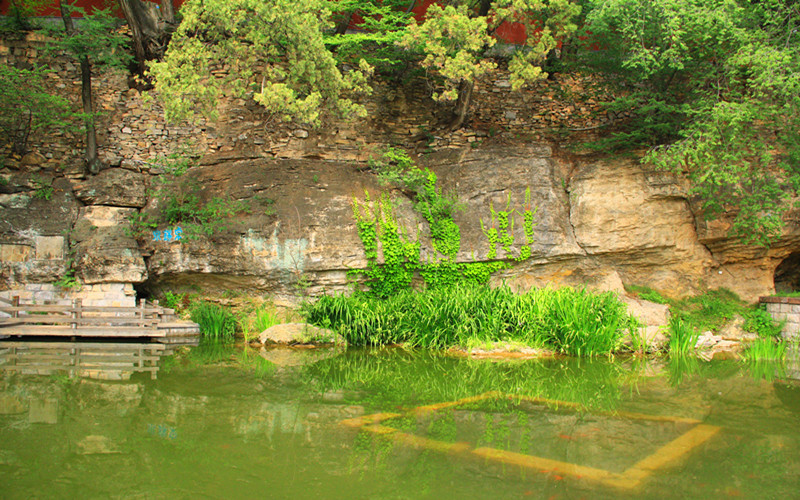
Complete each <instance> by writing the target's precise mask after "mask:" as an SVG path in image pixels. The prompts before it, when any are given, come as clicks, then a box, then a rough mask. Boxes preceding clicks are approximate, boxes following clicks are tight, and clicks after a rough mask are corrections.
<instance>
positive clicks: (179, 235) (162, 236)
mask: <svg viewBox="0 0 800 500" xmlns="http://www.w3.org/2000/svg"><path fill="white" fill-rule="evenodd" d="M182 239H183V229H181V227H180V226H178V227H176V228H172V229H165V230H163V231H153V241H167V242H169V241H180V240H182Z"/></svg>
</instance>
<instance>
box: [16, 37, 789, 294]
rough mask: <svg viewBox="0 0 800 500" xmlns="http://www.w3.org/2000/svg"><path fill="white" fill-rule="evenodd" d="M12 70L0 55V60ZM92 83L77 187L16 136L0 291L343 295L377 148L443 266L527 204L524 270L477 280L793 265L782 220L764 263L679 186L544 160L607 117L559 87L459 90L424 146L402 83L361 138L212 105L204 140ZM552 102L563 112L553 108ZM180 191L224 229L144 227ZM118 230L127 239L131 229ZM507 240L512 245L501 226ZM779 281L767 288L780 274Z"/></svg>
mask: <svg viewBox="0 0 800 500" xmlns="http://www.w3.org/2000/svg"><path fill="white" fill-rule="evenodd" d="M29 42H30V41H29ZM20 43H22V42H20ZM31 43H32V42H31ZM20 50H22V49H20ZM28 54H30V49H25V50H23V51H22V52H19V51H18V50H17V48H15V47H11V48H10V49H7V50H6V51H5V52H3V51H0V56H2V58H4V59H5V60H9V61H10V60H11V59H12V58H14V57H18V58H24V57H28ZM56 63H57V61H55V62H54V63H53V67H54V68H55V69H56V70H57V72H56V73H54V75H53V77H52V80H53V84H54V85H55V86H56V87H57V88H59V89H63V90H64V91H65V92H67V91H69V90H70V89H71V87H70V86H71V85H72V83H71V82H72V80H71V78H72V77H71V76H70V73H69V70H70V68H69V66H68V65H63V64H62V65H61V66H59V65H58V64H56ZM73 69H74V68H73ZM97 81H98V86H99V89H98V103H99V107H100V108H101V109H103V110H104V112H105V114H104V115H103V116H102V121H103V128H104V133H103V134H101V144H100V146H101V151H102V152H103V153H102V154H103V155H104V159H105V161H106V163H107V165H108V167H109V168H107V169H106V170H103V171H102V172H101V173H100V174H99V175H97V176H93V177H87V176H86V175H85V174H83V172H82V169H81V168H80V165H79V164H80V161H79V156H80V144H79V139H78V137H77V136H75V135H74V134H72V133H71V132H66V133H65V134H63V136H61V137H57V138H55V139H53V140H52V141H51V142H47V141H46V140H45V139H44V138H42V137H34V138H33V139H32V144H33V145H34V147H35V148H36V149H37V151H38V152H37V153H33V154H30V155H27V156H26V157H23V158H20V159H12V160H8V161H6V163H5V165H4V166H2V167H0V176H1V177H2V179H3V182H0V211H2V217H0V220H2V226H0V286H1V287H2V288H4V289H10V288H20V287H23V286H26V285H30V284H41V283H52V282H54V281H56V280H58V279H59V278H62V279H63V277H64V276H68V275H69V273H70V272H74V273H75V274H76V277H77V278H79V280H80V281H81V282H83V283H84V284H86V285H87V286H89V287H91V286H95V285H96V286H98V287H100V286H102V285H105V284H111V283H114V284H120V283H123V284H127V285H126V286H128V287H129V286H130V284H134V285H135V286H136V288H137V289H138V290H139V291H149V292H159V291H161V290H181V289H186V290H199V291H202V292H203V293H215V292H216V293H221V292H223V291H226V290H242V291H245V292H248V293H277V294H284V295H294V296H298V295H306V294H310V295H314V294H319V293H322V292H324V291H334V290H343V289H346V288H347V287H348V286H349V285H348V283H349V281H350V280H351V279H352V277H350V278H349V277H348V271H351V270H354V269H360V268H363V267H364V266H365V265H366V260H365V256H364V252H363V248H362V245H361V241H360V240H359V237H358V234H357V231H356V226H355V221H354V220H353V212H352V202H353V200H354V198H355V199H358V200H363V199H364V198H365V196H366V193H368V194H369V196H370V197H371V199H373V200H375V199H377V198H378V197H379V196H380V193H384V192H390V191H391V188H389V187H386V186H382V185H381V184H380V183H379V182H378V179H377V177H376V175H375V174H374V173H373V172H371V171H370V169H369V168H368V162H367V160H368V159H369V158H370V157H375V156H376V155H378V154H379V153H380V151H381V149H382V148H383V147H385V146H386V145H388V144H401V145H403V146H405V147H407V148H408V149H409V150H414V151H416V152H417V155H416V160H417V162H418V164H419V165H420V166H422V167H427V168H430V169H431V170H432V171H434V172H436V174H437V175H438V178H439V185H440V186H441V187H442V188H443V189H444V190H445V191H446V192H452V193H454V194H455V195H456V196H457V198H458V200H459V202H460V204H461V205H462V207H463V210H460V211H458V212H457V213H456V215H455V221H456V222H457V223H458V224H459V226H460V228H461V236H462V242H461V250H460V254H459V256H458V258H459V260H462V261H467V260H483V259H486V258H487V255H488V254H489V250H490V248H489V241H488V239H487V238H486V235H485V234H484V232H483V231H482V229H481V222H482V221H483V222H484V223H487V222H488V221H489V219H490V217H491V209H490V207H495V208H496V209H498V210H499V209H506V206H507V207H508V209H507V210H509V211H514V210H516V211H522V209H523V208H524V207H525V195H526V191H528V190H529V192H530V203H531V205H532V206H533V207H535V208H536V210H537V211H536V218H535V222H536V224H537V225H536V228H535V234H534V240H535V241H534V242H533V244H532V246H531V249H532V256H531V258H530V259H528V260H525V261H522V262H517V261H515V260H513V259H511V258H510V257H513V255H514V253H513V252H511V253H512V255H505V254H504V253H503V251H502V250H499V252H498V256H497V258H499V259H505V260H508V261H509V262H510V263H511V264H512V265H511V267H510V268H508V269H506V270H504V271H502V272H500V273H498V274H497V275H496V276H495V277H494V278H493V279H494V280H495V282H506V283H508V284H510V285H512V286H515V287H520V288H528V287H532V286H546V285H548V284H553V285H556V286H559V285H571V286H577V287H581V286H587V287H592V288H598V289H604V290H617V291H621V290H622V289H623V286H624V285H628V284H635V285H647V286H651V287H653V288H655V289H657V290H659V291H661V292H663V293H665V294H668V295H673V296H680V295H685V294H689V293H692V292H694V291H697V290H699V289H701V288H704V287H710V288H716V287H727V288H730V289H732V290H734V291H735V292H737V293H738V294H740V295H741V296H742V297H743V298H745V299H747V300H754V299H755V298H756V297H757V296H759V295H763V294H768V293H770V292H773V291H774V287H775V282H774V278H775V270H776V268H777V267H778V266H779V264H781V262H783V261H784V260H785V259H787V258H788V257H790V256H792V254H794V253H796V252H800V228H798V226H797V224H796V223H794V222H793V220H795V219H796V215H797V213H796V212H791V213H789V215H788V221H789V224H788V225H787V227H786V230H785V232H784V235H783V237H782V238H781V239H780V241H779V242H778V243H777V244H776V245H774V246H773V247H771V248H770V249H764V248H761V247H754V246H746V245H742V244H741V243H739V242H738V241H736V240H734V239H732V238H730V237H729V236H728V229H729V228H728V227H727V225H726V224H727V222H726V220H725V219H722V220H719V221H714V222H709V221H705V220H704V219H703V218H702V215H701V210H700V208H699V206H698V204H697V202H696V200H693V199H692V198H691V197H690V196H689V195H688V187H687V185H686V183H685V181H684V180H683V179H681V178H679V177H676V176H674V175H673V174H669V173H665V172H660V171H655V170H653V169H652V168H649V167H647V166H646V165H642V164H640V162H639V161H638V160H637V158H636V157H635V156H608V155H589V154H586V155H580V154H567V153H565V152H563V151H561V150H559V149H558V144H557V142H554V141H552V140H546V139H545V138H544V137H545V136H546V135H547V134H546V133H545V131H546V130H547V129H548V127H556V126H576V127H580V126H582V125H587V124H588V125H589V126H588V127H584V128H590V129H593V130H594V127H593V126H592V124H593V123H595V122H597V120H600V122H601V123H605V122H608V120H611V119H613V117H610V116H607V115H604V114H603V113H602V112H600V111H599V110H598V108H597V100H598V99H599V97H598V96H595V95H593V94H591V93H589V92H585V91H583V90H582V89H583V87H581V85H583V82H581V81H580V80H579V79H575V78H573V77H569V76H562V77H560V78H559V79H557V80H551V81H546V82H542V83H541V84H539V85H538V86H536V88H533V89H529V90H526V91H523V92H518V93H513V92H511V91H510V89H509V88H507V87H508V86H507V85H505V83H507V82H506V80H504V79H503V76H502V74H493V75H490V78H488V79H487V80H486V81H484V82H481V84H480V85H478V86H477V88H476V96H477V97H476V104H475V107H474V109H473V114H472V120H471V122H470V123H469V124H468V128H467V129H465V130H461V131H458V132H455V133H450V134H441V135H439V136H437V135H434V134H432V133H430V132H427V131H426V129H425V127H426V126H427V125H429V124H430V123H431V120H432V119H433V116H434V115H435V114H436V112H437V110H436V107H435V106H434V105H433V104H431V103H430V101H427V100H426V99H427V96H426V95H425V90H424V88H417V87H415V86H414V85H411V86H409V87H404V88H389V87H387V86H378V87H377V88H376V91H375V95H374V96H373V97H372V99H371V101H370V103H369V104H368V107H369V108H370V112H371V115H370V116H371V118H369V119H368V120H364V121H363V122H356V123H353V122H344V121H342V122H330V123H329V126H326V127H324V128H323V129H321V130H311V129H305V128H298V127H297V126H296V125H294V126H284V125H278V124H276V123H275V122H274V120H273V121H271V120H270V117H268V116H265V115H264V113H263V111H261V110H259V109H256V108H254V107H253V106H252V105H251V104H248V103H246V102H244V101H241V100H237V101H232V102H228V103H227V104H226V106H225V107H224V109H223V110H222V112H223V113H222V114H223V117H224V118H223V120H222V121H221V122H220V123H217V124H209V123H199V124H193V125H188V124H175V125H167V124H164V123H163V121H162V120H161V118H160V115H159V113H160V111H159V109H158V107H157V106H152V107H150V108H148V107H145V106H144V105H143V104H142V101H141V96H140V95H139V93H138V92H137V91H135V90H130V89H127V86H126V84H125V79H124V78H123V77H121V76H120V75H114V74H107V75H98V77H97ZM59 85H61V86H59ZM562 87H563V88H569V89H570V92H568V93H564V92H559V88H562ZM586 88H589V87H586ZM73 90H74V89H73ZM73 93H74V92H73ZM561 94H569V95H570V96H572V97H571V98H570V99H571V101H559V97H558V96H559V95H561ZM576 96H577V97H576ZM576 99H577V100H578V101H580V102H575V100H576ZM581 99H583V100H582V101H581ZM423 102H424V103H425V104H424V105H423V104H422V103H423ZM550 137H551V138H552V137H553V136H552V135H551V136H550ZM189 139H191V141H193V143H194V147H193V151H194V152H196V153H199V154H200V157H199V160H198V161H197V163H196V165H195V166H193V167H191V168H190V169H189V170H188V171H187V172H186V174H184V175H183V176H182V177H181V178H180V180H179V181H178V182H177V183H172V184H169V183H165V182H164V179H165V178H166V177H168V175H167V174H166V173H165V171H164V169H163V165H162V160H163V159H164V158H165V157H166V155H168V154H170V153H175V152H176V151H179V149H180V147H183V146H185V145H186V141H187V140H189ZM187 186H189V187H191V190H192V191H191V193H190V194H191V195H192V196H196V198H197V201H198V203H200V204H204V203H208V202H211V201H213V200H225V201H226V202H227V203H237V204H239V206H240V207H242V208H241V210H238V211H236V213H235V214H234V215H232V216H225V215H224V214H222V212H221V211H217V212H213V211H212V216H211V217H212V219H214V220H212V221H210V222H213V223H215V224H216V223H221V224H219V225H218V227H217V229H216V230H215V231H209V233H210V234H205V233H197V232H195V234H189V232H188V231H187V232H184V229H185V228H183V227H181V228H180V229H179V231H180V232H176V230H178V227H179V226H180V224H167V223H165V222H163V221H162V222H161V223H160V225H158V226H157V227H147V224H146V222H147V221H148V220H154V216H155V215H156V214H158V213H160V212H161V211H162V209H163V208H164V205H163V204H164V203H166V200H167V198H168V196H166V195H168V194H169V193H170V192H171V191H173V192H174V191H183V193H184V194H186V190H187V189H189V187H187ZM392 197H393V198H394V200H395V201H394V203H393V206H394V210H395V212H396V214H397V216H398V219H399V220H400V221H401V224H402V225H403V226H404V228H405V231H406V233H407V234H409V235H411V236H412V237H413V236H416V235H419V237H420V239H421V241H422V247H423V255H430V253H431V247H430V241H429V235H428V234H427V224H425V223H424V221H423V220H422V218H421V217H420V216H419V214H417V213H415V212H414V211H413V210H412V206H411V202H410V200H409V199H408V197H407V196H406V195H404V194H403V193H402V192H401V191H399V190H395V191H394V192H392ZM148 217H150V218H149V219H148ZM189 218H191V217H189ZM132 219H134V220H139V221H140V222H142V221H144V223H143V224H140V225H139V226H132V225H131V223H130V221H131V220H132ZM217 219H218V220H217ZM210 222H208V221H207V222H206V223H207V224H208V223H210ZM143 229H144V230H143ZM514 233H515V236H516V241H518V242H519V241H523V229H522V225H521V224H517V225H516V227H514ZM797 260H800V259H797ZM787 262H788V261H787ZM792 262H794V261H792ZM792 266H794V267H798V266H797V264H792ZM792 266H789V267H792ZM794 267H792V269H788V271H787V269H786V266H784V268H783V270H782V271H781V272H782V273H789V274H792V273H794V274H798V273H797V271H795V270H793V269H794ZM70 270H72V271H70ZM125 294H126V295H127V296H131V295H132V291H131V290H130V289H129V288H125Z"/></svg>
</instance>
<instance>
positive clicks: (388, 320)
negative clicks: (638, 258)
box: [304, 284, 637, 356]
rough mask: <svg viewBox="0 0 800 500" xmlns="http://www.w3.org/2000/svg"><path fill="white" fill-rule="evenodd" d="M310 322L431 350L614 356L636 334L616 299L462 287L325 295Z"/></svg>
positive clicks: (365, 340) (564, 291) (309, 311)
mask: <svg viewBox="0 0 800 500" xmlns="http://www.w3.org/2000/svg"><path fill="white" fill-rule="evenodd" d="M304 314H305V316H306V318H307V320H308V321H309V322H311V323H314V324H317V325H320V326H324V327H328V328H331V329H333V330H335V331H336V332H337V333H339V334H340V335H342V336H343V337H344V338H345V340H347V342H348V343H349V344H351V345H368V346H379V345H386V344H397V343H405V344H408V345H411V346H418V347H427V348H436V349H439V348H447V347H451V346H457V345H459V346H464V345H466V344H467V342H468V341H476V340H477V341H485V342H500V341H514V342H521V343H524V344H526V345H530V346H547V347H550V348H552V349H555V350H557V351H559V352H563V353H567V354H574V355H587V356H592V355H597V354H604V353H609V352H613V351H614V350H616V349H617V348H618V347H619V346H620V344H621V342H622V339H623V338H625V337H626V336H627V335H629V334H630V331H631V330H632V329H634V328H636V327H637V323H636V320H635V319H634V318H633V317H631V316H630V315H629V314H628V313H627V309H626V306H625V305H624V304H623V303H622V302H620V301H619V299H618V298H617V297H616V296H615V295H613V294H611V293H600V294H596V293H592V292H588V291H585V290H574V289H572V288H561V289H552V288H543V289H534V290H531V291H529V292H526V293H519V294H518V293H515V292H513V291H511V290H510V289H509V288H507V287H499V288H491V287H488V286H485V285H467V284H460V285H455V286H453V287H449V288H441V289H428V290H421V291H414V290H405V291H402V292H400V293H398V294H395V295H393V296H391V297H388V298H387V299H376V298H373V297H369V296H366V295H363V294H354V295H352V296H349V297H348V296H344V295H337V296H324V297H322V298H320V299H319V300H318V301H317V302H316V303H313V304H306V305H305V307H304Z"/></svg>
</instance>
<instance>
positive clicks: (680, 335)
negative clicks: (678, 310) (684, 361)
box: [669, 316, 700, 356]
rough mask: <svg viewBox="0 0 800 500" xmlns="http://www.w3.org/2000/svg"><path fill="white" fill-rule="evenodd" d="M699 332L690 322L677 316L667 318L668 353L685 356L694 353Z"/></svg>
mask: <svg viewBox="0 0 800 500" xmlns="http://www.w3.org/2000/svg"><path fill="white" fill-rule="evenodd" d="M698 338H700V334H699V333H698V332H697V330H695V328H694V327H693V326H692V325H691V324H690V323H687V322H685V321H684V320H682V319H681V318H679V317H676V316H673V317H672V318H670V320H669V353H670V355H672V356H686V355H689V354H692V353H694V351H695V346H696V344H697V339H698Z"/></svg>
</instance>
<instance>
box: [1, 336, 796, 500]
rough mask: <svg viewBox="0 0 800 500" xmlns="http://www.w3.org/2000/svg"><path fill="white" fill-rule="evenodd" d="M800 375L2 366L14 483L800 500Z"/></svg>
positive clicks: (35, 494)
mask: <svg viewBox="0 0 800 500" xmlns="http://www.w3.org/2000/svg"><path fill="white" fill-rule="evenodd" d="M265 359H269V360H271V361H266V360H265ZM793 375H796V373H795V371H794V370H793V368H792V366H786V365H780V366H778V365H761V366H747V365H744V364H741V363H737V362H712V363H705V362H702V361H695V360H677V361H669V360H668V359H663V360H641V359H622V360H620V359H619V358H618V359H616V360H613V361H611V360H606V359H598V360H586V359H550V360H525V361H492V360H471V359H461V358H452V357H445V356H439V355H432V354H427V353H409V352H405V351H402V350H397V349H394V350H379V351H364V350H348V351H343V350H336V349H305V350H291V349H289V350H273V351H262V352H261V353H259V352H258V351H253V350H247V351H243V350H242V349H233V350H229V349H223V348H219V347H201V348H195V349H194V350H192V351H190V352H184V353H183V354H181V355H179V356H174V357H167V358H163V359H161V362H160V370H159V372H158V377H157V379H155V380H152V379H151V378H150V376H149V375H146V374H142V373H137V374H134V375H133V376H131V377H130V379H129V380H125V381H108V380H95V379H91V378H86V377H72V378H70V377H68V376H66V375H63V374H54V375H33V374H26V373H21V372H19V371H0V497H2V498H9V499H14V498H125V499H127V498H136V499H139V498H148V499H149V498H347V499H353V498H356V499H359V498H365V499H373V498H376V499H377V498H392V499H395V498H397V499H402V498H437V499H439V498H546V499H569V498H575V499H580V498H586V499H594V498H780V499H784V498H798V497H800V386H798V385H796V383H795V381H794V380H793V379H792V376H793ZM476 396H477V397H476ZM376 415H378V416H376ZM359 417H367V418H363V419H361V420H359Z"/></svg>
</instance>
